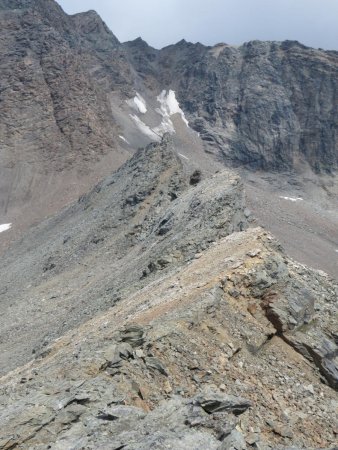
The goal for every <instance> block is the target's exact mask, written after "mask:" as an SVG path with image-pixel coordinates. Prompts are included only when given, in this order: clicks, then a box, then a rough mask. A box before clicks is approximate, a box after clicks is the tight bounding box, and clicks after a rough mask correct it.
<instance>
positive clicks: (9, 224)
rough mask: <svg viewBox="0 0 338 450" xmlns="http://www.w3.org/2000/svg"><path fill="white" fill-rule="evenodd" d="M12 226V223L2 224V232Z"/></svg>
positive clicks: (0, 229)
mask: <svg viewBox="0 0 338 450" xmlns="http://www.w3.org/2000/svg"><path fill="white" fill-rule="evenodd" d="M10 228H12V224H11V223H4V224H3V225H0V233H2V232H3V231H7V230H9V229H10Z"/></svg>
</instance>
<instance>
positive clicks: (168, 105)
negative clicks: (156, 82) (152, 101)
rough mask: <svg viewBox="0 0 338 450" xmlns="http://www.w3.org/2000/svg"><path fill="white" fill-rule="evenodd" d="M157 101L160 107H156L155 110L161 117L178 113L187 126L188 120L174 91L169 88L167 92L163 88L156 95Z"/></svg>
mask: <svg viewBox="0 0 338 450" xmlns="http://www.w3.org/2000/svg"><path fill="white" fill-rule="evenodd" d="M157 101H158V102H159V103H160V105H161V107H160V108H157V109H156V111H157V112H158V113H159V114H161V116H162V117H164V118H168V117H170V116H172V115H174V114H180V116H181V118H182V120H183V122H184V123H185V124H186V126H187V127H188V126H189V122H188V121H187V119H186V117H185V115H184V112H183V111H182V109H181V108H180V105H179V103H178V101H177V99H176V94H175V91H172V90H171V89H170V90H169V92H168V94H167V91H165V90H163V91H162V92H161V94H160V95H159V96H158V97H157Z"/></svg>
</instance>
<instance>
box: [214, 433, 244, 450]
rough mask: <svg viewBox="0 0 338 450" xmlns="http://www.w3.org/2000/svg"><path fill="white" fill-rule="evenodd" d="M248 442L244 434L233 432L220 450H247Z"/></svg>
mask: <svg viewBox="0 0 338 450" xmlns="http://www.w3.org/2000/svg"><path fill="white" fill-rule="evenodd" d="M246 449H247V446H246V442H245V439H244V436H243V435H242V433H240V432H239V431H237V430H233V431H232V432H231V433H230V434H229V436H227V437H226V438H225V439H224V441H223V442H222V445H221V446H220V447H219V450H246Z"/></svg>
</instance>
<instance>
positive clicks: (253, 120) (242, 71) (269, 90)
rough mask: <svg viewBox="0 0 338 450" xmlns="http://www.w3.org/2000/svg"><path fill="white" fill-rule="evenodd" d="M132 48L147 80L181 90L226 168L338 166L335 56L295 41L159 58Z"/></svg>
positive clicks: (189, 48)
mask: <svg viewBox="0 0 338 450" xmlns="http://www.w3.org/2000/svg"><path fill="white" fill-rule="evenodd" d="M126 46H127V48H128V50H129V51H130V49H132V51H131V54H132V57H133V63H134V64H135V65H136V67H137V70H138V72H139V73H140V74H142V76H144V77H149V76H151V77H152V78H153V79H155V80H156V81H158V80H159V84H160V85H162V86H170V87H171V88H174V89H175V90H176V92H177V95H178V98H179V100H180V102H181V105H182V107H183V109H184V111H185V112H186V113H187V114H188V116H189V118H190V123H191V125H192V126H193V128H194V129H195V130H197V131H198V132H199V133H200V134H201V137H202V139H203V140H204V141H205V143H206V145H207V146H208V147H209V150H211V151H213V152H216V153H217V154H219V155H221V156H222V157H223V158H224V159H225V161H226V163H227V164H231V165H234V166H237V167H239V166H241V167H242V166H245V167H248V168H251V169H262V170H273V171H284V170H289V169H296V170H299V169H302V165H305V166H306V165H309V166H310V167H311V168H312V169H313V170H314V171H317V172H318V171H328V172H331V171H332V170H335V169H336V168H337V166H338V134H337V129H338V122H337V113H338V54H337V53H336V52H325V51H322V50H314V49H311V48H307V47H305V46H303V45H301V44H299V43H298V42H292V41H286V42H282V43H277V42H258V41H254V42H249V43H247V44H244V45H243V46H241V47H230V46H228V45H225V44H220V45H217V46H215V47H212V48H211V47H205V46H203V45H201V44H190V43H187V42H185V41H181V42H179V43H178V44H176V45H173V46H170V47H167V48H165V49H163V50H161V51H160V52H158V53H157V57H156V58H154V56H153V55H154V52H151V51H150V50H149V49H146V48H145V46H140V44H139V42H138V41H134V43H133V42H132V43H128V44H126ZM140 53H141V54H142V55H143V57H142V58H140V57H139V54H140ZM153 83H154V82H153Z"/></svg>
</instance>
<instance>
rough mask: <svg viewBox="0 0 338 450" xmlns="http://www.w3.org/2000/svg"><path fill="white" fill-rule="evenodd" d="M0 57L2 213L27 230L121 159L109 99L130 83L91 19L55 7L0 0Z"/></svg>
mask: <svg viewBox="0 0 338 450" xmlns="http://www.w3.org/2000/svg"><path fill="white" fill-rule="evenodd" d="M0 52H1V63H0V65H1V79H0V104H1V108H0V146H1V155H0V194H1V195H0V215H1V216H2V217H4V218H6V219H4V220H7V217H8V220H9V221H11V222H16V223H17V224H18V225H19V223H20V225H22V226H24V225H26V226H27V225H29V224H31V223H32V221H34V220H41V218H42V217H44V216H45V215H46V214H50V213H52V212H54V211H55V210H58V209H60V208H61V207H62V206H64V205H65V204H66V203H67V202H69V201H70V200H73V199H74V198H76V196H78V195H79V194H81V193H83V192H85V191H86V190H88V189H89V188H90V187H92V185H93V184H94V183H95V182H96V181H97V180H98V179H99V178H101V176H102V175H104V174H107V173H108V172H110V171H111V170H112V169H114V168H116V167H118V166H119V165H120V164H121V163H122V162H123V161H124V160H125V159H126V158H127V156H128V155H129V154H128V153H127V152H125V151H123V150H122V149H119V148H118V145H117V144H116V133H115V131H114V130H115V128H114V127H115V125H116V124H115V122H114V120H113V118H112V115H111V106H110V102H109V98H108V95H107V93H108V92H110V91H112V90H113V89H120V87H121V86H123V88H126V87H127V86H128V79H127V78H128V70H129V69H128V67H129V66H128V63H127V62H126V61H125V60H124V59H123V57H121V54H120V49H119V43H118V41H117V39H116V38H115V37H114V35H113V34H112V33H111V32H110V31H109V30H108V29H107V27H106V26H105V25H104V23H103V22H102V20H101V19H100V18H99V17H98V16H97V14H96V13H94V12H88V13H86V14H80V15H77V16H74V17H69V16H67V15H66V14H65V13H64V12H63V11H62V9H61V8H60V7H59V6H58V5H57V4H56V3H55V2H54V1H48V2H46V1H36V2H35V1H16V2H15V1H13V2H12V1H10V2H7V1H3V0H1V2H0ZM124 74H126V76H124ZM121 89H122V88H121ZM107 158H109V166H108V167H109V168H108V171H107V169H106V168H105V167H102V164H101V166H100V162H102V161H105V160H106V159H107Z"/></svg>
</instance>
